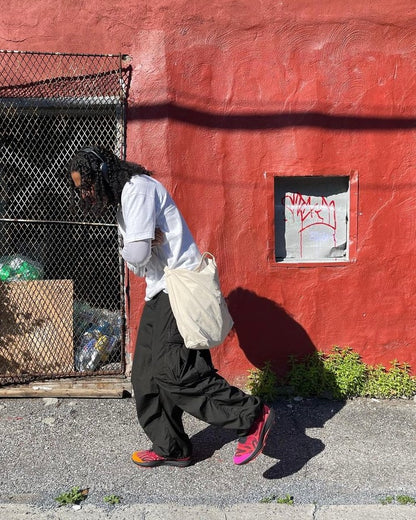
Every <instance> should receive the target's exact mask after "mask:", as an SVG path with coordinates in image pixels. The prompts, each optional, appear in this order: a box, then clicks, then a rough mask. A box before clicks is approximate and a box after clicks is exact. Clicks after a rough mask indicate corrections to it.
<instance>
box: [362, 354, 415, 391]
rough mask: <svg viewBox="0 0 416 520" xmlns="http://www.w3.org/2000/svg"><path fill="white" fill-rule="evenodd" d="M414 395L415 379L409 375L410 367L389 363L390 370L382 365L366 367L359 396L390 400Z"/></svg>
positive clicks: (395, 361)
mask: <svg viewBox="0 0 416 520" xmlns="http://www.w3.org/2000/svg"><path fill="white" fill-rule="evenodd" d="M415 393H416V377H414V376H411V375H410V366H409V365H408V364H406V363H399V362H398V361H397V360H394V361H392V362H391V368H390V370H387V369H386V368H385V367H383V366H382V365H377V366H375V367H371V366H370V367H368V369H367V380H366V382H365V385H364V387H363V389H362V392H361V395H363V396H368V397H378V398H381V399H391V398H394V397H412V396H413V395H414V394H415Z"/></svg>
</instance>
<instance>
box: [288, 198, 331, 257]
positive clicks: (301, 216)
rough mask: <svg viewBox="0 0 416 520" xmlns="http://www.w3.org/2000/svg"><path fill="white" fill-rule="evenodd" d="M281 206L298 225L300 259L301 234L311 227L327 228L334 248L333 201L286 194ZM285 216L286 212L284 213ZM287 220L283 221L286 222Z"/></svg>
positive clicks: (301, 247)
mask: <svg viewBox="0 0 416 520" xmlns="http://www.w3.org/2000/svg"><path fill="white" fill-rule="evenodd" d="M282 204H283V206H284V207H285V208H287V209H288V210H289V211H290V213H291V215H292V222H293V223H295V224H296V223H298V225H299V229H298V233H299V246H300V256H301V258H302V253H303V251H302V249H303V242H302V238H303V233H304V231H305V230H306V229H308V228H311V227H312V226H328V227H329V228H330V229H332V238H333V241H334V247H336V238H335V234H336V229H337V219H336V211H335V201H333V200H332V201H329V202H328V200H327V199H326V197H314V201H312V197H311V196H303V195H302V194H301V193H288V194H287V195H286V196H285V197H283V199H282ZM285 215H286V211H285ZM287 220H288V219H287V218H285V221H286V222H287Z"/></svg>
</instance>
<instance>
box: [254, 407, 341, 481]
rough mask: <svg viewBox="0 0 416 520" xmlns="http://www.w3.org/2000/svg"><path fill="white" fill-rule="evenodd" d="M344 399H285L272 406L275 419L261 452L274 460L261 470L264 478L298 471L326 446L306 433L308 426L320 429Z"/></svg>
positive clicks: (338, 408)
mask: <svg viewBox="0 0 416 520" xmlns="http://www.w3.org/2000/svg"><path fill="white" fill-rule="evenodd" d="M344 405H345V402H344V401H332V400H329V399H304V400H302V401H295V400H293V399H286V400H282V401H279V402H277V403H275V404H274V405H273V408H274V410H275V412H276V422H275V425H274V427H273V429H272V431H271V432H270V434H269V438H268V440H267V444H266V447H265V449H264V451H263V454H264V455H265V456H267V457H270V458H272V459H275V460H276V463H275V464H274V465H273V466H272V467H270V468H269V469H268V470H267V471H265V472H264V474H263V476H264V478H267V479H279V478H283V477H287V476H289V475H293V474H295V473H297V472H298V471H300V470H301V469H302V468H303V467H304V466H305V465H306V464H307V462H308V461H309V460H310V459H312V458H313V457H315V456H316V455H318V454H319V453H321V452H322V451H323V450H324V449H325V444H324V443H323V442H322V441H321V440H320V439H316V438H313V437H310V436H309V435H307V433H306V430H307V429H308V428H323V426H324V424H325V423H326V421H328V420H329V419H331V418H332V417H333V416H334V415H335V414H337V413H338V412H339V411H340V410H341V409H342V407H343V406H344Z"/></svg>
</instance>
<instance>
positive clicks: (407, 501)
mask: <svg viewBox="0 0 416 520" xmlns="http://www.w3.org/2000/svg"><path fill="white" fill-rule="evenodd" d="M394 502H397V503H398V504H400V505H401V506H408V505H414V504H416V499H414V498H413V497H409V495H397V496H396V497H394V496H391V495H388V496H386V497H385V498H382V499H381V500H380V503H381V504H383V506H385V505H388V504H393V503H394Z"/></svg>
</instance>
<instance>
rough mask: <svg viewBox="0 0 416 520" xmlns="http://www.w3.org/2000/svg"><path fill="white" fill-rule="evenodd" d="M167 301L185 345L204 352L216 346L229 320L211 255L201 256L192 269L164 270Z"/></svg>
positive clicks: (230, 325)
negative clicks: (167, 294) (197, 263)
mask: <svg viewBox="0 0 416 520" xmlns="http://www.w3.org/2000/svg"><path fill="white" fill-rule="evenodd" d="M165 278H166V286H167V289H168V293H169V301H170V304H171V307H172V311H173V314H174V316H175V318H176V322H177V325H178V330H179V332H180V333H181V336H182V337H183V340H184V342H185V346H186V347H187V348H191V349H207V348H212V347H215V346H216V345H220V344H221V343H222V342H223V341H224V339H225V338H226V337H227V335H228V333H229V332H230V330H231V329H232V326H233V320H232V318H231V315H230V313H229V311H228V308H227V304H226V302H225V299H224V296H223V294H222V292H221V288H220V283H219V278H218V270H217V264H216V262H215V258H214V255H212V254H211V253H208V252H206V253H204V254H203V255H202V258H201V262H200V263H199V265H198V266H197V267H196V268H195V269H194V270H189V269H180V268H179V269H169V268H168V267H165Z"/></svg>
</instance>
